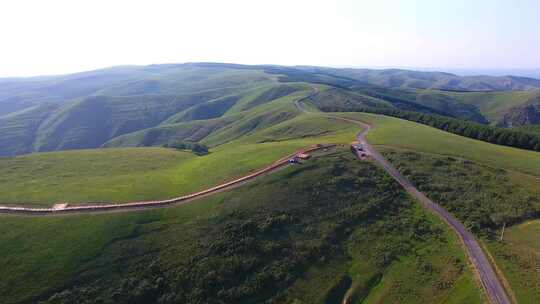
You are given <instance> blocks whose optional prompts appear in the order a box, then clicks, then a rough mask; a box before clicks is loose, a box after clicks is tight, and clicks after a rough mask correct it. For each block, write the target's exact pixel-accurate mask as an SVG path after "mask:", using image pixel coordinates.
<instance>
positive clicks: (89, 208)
mask: <svg viewBox="0 0 540 304" xmlns="http://www.w3.org/2000/svg"><path fill="white" fill-rule="evenodd" d="M333 146H335V145H316V146H312V147H309V148H306V149H302V150H299V151H297V152H295V153H292V154H290V155H287V156H285V157H283V158H281V159H279V160H277V161H275V162H273V163H272V164H270V165H269V166H267V167H264V168H262V169H259V170H257V171H255V172H253V173H250V174H248V175H245V176H242V177H239V178H236V179H233V180H231V181H229V182H225V183H223V184H220V185H217V186H214V187H211V188H208V189H204V190H201V191H199V192H196V193H192V194H188V195H184V196H179V197H175V198H171V199H167V200H157V201H142V202H127V203H119V204H112V203H107V204H94V205H81V206H68V207H65V208H62V209H55V208H29V207H14V206H1V205H0V213H7V214H23V215H42V216H43V215H58V214H76V213H90V212H92V213H94V212H112V211H128V210H140V209H146V208H158V207H165V206H169V205H181V204H186V203H188V202H191V201H193V200H196V199H200V198H203V197H206V196H209V195H211V194H215V193H218V192H222V191H225V190H229V189H232V188H234V187H237V186H239V185H242V184H244V183H247V182H249V181H251V180H253V179H255V178H257V177H260V176H262V175H266V174H268V173H271V172H273V171H275V170H277V169H279V168H281V167H284V166H286V165H288V164H289V159H291V158H292V157H294V156H295V155H297V154H300V153H309V152H314V151H316V150H321V149H325V148H329V147H333Z"/></svg>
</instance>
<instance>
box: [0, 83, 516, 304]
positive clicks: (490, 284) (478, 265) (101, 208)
mask: <svg viewBox="0 0 540 304" xmlns="http://www.w3.org/2000/svg"><path fill="white" fill-rule="evenodd" d="M316 94H318V90H317V89H316V88H314V90H313V93H312V94H309V95H308V96H306V97H303V98H301V99H298V100H296V101H295V102H294V104H295V106H296V107H297V108H298V110H299V111H301V112H309V111H308V110H307V109H305V108H304V107H303V105H301V104H300V103H301V102H302V101H304V100H307V99H309V98H311V97H313V96H314V95H316ZM320 115H322V116H324V117H326V118H328V119H333V120H341V121H346V122H349V123H353V124H356V125H358V126H360V127H362V128H363V130H362V131H361V132H360V133H358V135H357V140H358V141H359V142H360V143H361V144H362V145H363V147H364V149H365V150H366V151H367V152H368V154H369V155H370V156H371V158H372V159H373V160H374V161H375V162H377V163H378V164H379V165H380V166H381V167H382V168H383V169H384V170H385V171H386V172H388V174H390V175H391V176H392V177H393V178H394V179H395V180H396V181H397V182H398V183H399V184H400V185H401V186H403V187H404V188H405V190H406V191H407V192H408V193H409V194H410V195H412V196H413V197H414V198H416V199H417V200H418V201H420V203H421V204H422V206H423V207H424V208H426V209H428V210H431V211H432V212H433V213H434V214H436V215H437V216H438V217H440V218H441V219H442V220H443V221H444V222H445V223H446V224H447V225H448V226H449V227H450V228H451V229H452V230H453V231H454V232H455V233H456V234H457V236H458V237H459V239H460V240H461V242H462V245H463V247H464V248H465V250H466V253H467V256H468V259H469V261H470V262H471V264H472V265H473V268H474V270H475V272H476V274H477V275H478V278H479V280H480V282H481V284H482V287H483V289H484V291H485V293H486V295H487V298H488V300H489V302H490V303H492V304H510V303H511V302H510V300H509V298H508V296H507V295H506V292H505V290H504V288H503V285H502V284H501V282H500V280H499V278H498V277H497V275H496V274H495V271H494V270H493V267H492V265H491V264H490V263H489V260H488V259H487V257H486V254H485V253H484V251H483V250H482V248H481V247H480V245H479V243H478V241H477V240H476V239H475V238H474V236H473V234H472V233H471V232H469V231H468V230H467V229H466V228H465V227H464V226H463V224H461V223H460V222H459V221H458V220H457V219H456V218H454V217H453V216H452V215H451V214H450V213H449V212H448V211H446V210H445V209H444V208H442V207H441V206H439V205H438V204H436V203H434V202H433V201H431V200H430V199H429V198H428V197H427V196H425V195H424V194H423V193H422V192H420V191H418V189H416V187H414V186H413V185H412V184H411V183H410V182H409V181H408V180H407V179H406V178H405V177H404V176H403V175H401V173H399V171H398V170H397V169H396V168H394V167H393V166H392V165H391V164H390V163H389V162H388V161H387V160H386V159H385V158H384V157H383V156H382V155H381V154H380V153H378V152H377V151H376V150H375V149H374V148H373V146H371V145H370V144H369V142H368V141H367V140H366V137H365V135H366V134H367V132H369V130H370V129H371V125H369V124H367V123H364V122H362V121H358V120H354V119H349V118H343V117H338V116H333V115H329V114H320ZM326 147H328V146H317V147H311V148H309V149H305V150H301V151H297V152H296V153H294V154H291V155H288V156H286V157H284V158H281V159H279V160H277V161H275V162H274V163H272V164H271V165H269V166H267V167H265V168H262V169H260V170H258V171H256V172H253V173H251V174H248V175H246V176H243V177H240V178H237V179H234V180H232V181H229V182H226V183H223V184H221V185H218V186H215V187H212V188H209V189H205V190H202V191H199V192H197V193H193V194H189V195H185V196H181V197H176V198H172V199H168V200H161V201H146V202H129V203H124V204H101V205H86V206H73V207H71V206H68V207H64V208H61V209H55V208H27V207H12V206H0V213H17V214H28V215H54V214H66V213H80V212H110V211H115V210H129V209H141V208H155V207H163V206H167V205H172V204H185V203H187V202H190V201H193V200H195V199H199V198H202V197H206V196H208V195H211V194H215V193H218V192H221V191H225V190H228V189H231V188H233V187H237V186H239V185H241V184H244V183H246V182H248V181H250V180H253V179H255V178H257V177H259V176H262V175H265V174H268V173H271V172H273V171H275V170H277V169H279V168H281V167H283V166H286V165H287V164H288V160H289V159H290V158H291V157H293V156H294V155H296V154H298V153H303V152H312V151H315V150H318V149H322V148H326Z"/></svg>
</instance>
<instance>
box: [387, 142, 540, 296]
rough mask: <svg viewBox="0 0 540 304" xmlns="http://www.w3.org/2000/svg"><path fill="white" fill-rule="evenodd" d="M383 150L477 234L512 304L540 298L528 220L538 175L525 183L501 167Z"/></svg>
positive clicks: (534, 213)
mask: <svg viewBox="0 0 540 304" xmlns="http://www.w3.org/2000/svg"><path fill="white" fill-rule="evenodd" d="M384 154H385V156H386V157H387V158H388V159H389V160H390V161H391V162H392V163H393V164H394V165H396V167H397V168H398V169H399V170H400V171H401V172H402V173H403V174H404V175H406V176H407V177H408V178H409V179H410V180H411V181H412V182H413V183H414V184H415V185H416V186H417V187H418V188H419V189H420V190H421V191H422V192H424V193H426V195H428V196H429V197H430V198H432V199H433V200H435V201H437V202H438V203H440V204H441V205H442V206H444V207H445V208H446V209H447V210H449V211H450V212H452V213H453V214H454V215H455V216H456V217H457V218H458V219H459V220H460V221H461V222H462V223H464V224H465V226H467V227H468V228H469V229H471V230H472V231H473V232H475V233H477V235H480V236H482V238H483V239H484V241H485V242H486V243H487V244H488V245H489V246H488V248H489V249H490V251H491V252H492V253H493V255H494V256H495V257H496V261H497V265H498V266H499V268H500V269H501V270H502V271H503V273H504V274H505V277H506V278H507V279H508V281H509V283H510V285H511V287H512V290H513V291H514V293H515V296H516V298H517V302H518V303H537V302H538V301H540V294H538V287H539V284H538V282H539V278H540V273H539V272H538V271H536V270H537V269H538V266H539V265H540V256H539V253H540V239H539V238H538V232H539V229H540V222H539V221H538V220H532V221H528V220H531V219H534V218H537V217H538V214H540V179H538V178H536V182H535V183H534V184H529V183H526V182H524V177H523V176H515V175H514V174H512V173H511V172H508V171H506V170H503V169H498V168H492V167H488V166H485V165H480V164H477V163H474V162H471V161H469V160H464V159H457V158H452V157H447V156H441V155H436V154H423V153H422V154H421V153H416V152H403V151H399V150H395V149H388V148H387V149H385V153H384ZM522 222H524V223H522ZM519 223H522V224H519ZM513 224H514V225H515V224H517V225H515V226H512V225H513ZM503 225H505V226H506V228H507V229H506V231H505V238H504V241H503V242H500V241H499V238H500V235H501V231H502V230H501V229H502V227H503ZM509 227H510V228H509Z"/></svg>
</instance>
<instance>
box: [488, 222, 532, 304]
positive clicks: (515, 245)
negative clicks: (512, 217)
mask: <svg viewBox="0 0 540 304" xmlns="http://www.w3.org/2000/svg"><path fill="white" fill-rule="evenodd" d="M539 234H540V220H534V221H529V222H525V223H523V224H520V225H517V226H514V227H511V228H509V229H507V230H506V231H505V234H504V238H503V242H494V241H491V242H488V243H487V245H488V248H489V249H490V251H491V252H492V253H493V256H494V257H495V260H496V261H497V264H498V265H499V268H500V269H501V270H502V271H503V272H504V273H505V274H506V276H507V278H508V280H509V281H510V284H512V287H513V288H514V292H515V295H516V298H517V299H518V300H519V303H525V304H529V303H531V304H532V303H537V302H538V301H539V299H540V295H539V293H538V290H540V272H539V271H538V269H539V268H540V239H539V238H538V235H539Z"/></svg>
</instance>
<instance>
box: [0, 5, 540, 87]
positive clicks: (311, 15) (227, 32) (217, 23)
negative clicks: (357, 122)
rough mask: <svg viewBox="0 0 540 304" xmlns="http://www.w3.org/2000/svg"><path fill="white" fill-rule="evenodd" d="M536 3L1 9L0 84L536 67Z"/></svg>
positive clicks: (539, 56) (539, 40)
mask: <svg viewBox="0 0 540 304" xmlns="http://www.w3.org/2000/svg"><path fill="white" fill-rule="evenodd" d="M538 12H540V1H537V0H512V1H509V0H504V1H502V0H474V1H471V0H448V1H442V0H403V1H400V0H393V1H392V0H377V1H374V0H343V1H339V0H337V1H318V0H309V1H304V0H294V1H293V0H289V1H282V0H272V1H258V0H245V1H240V0H227V1H223V0H221V1H208V0H196V1H195V0H194V1H182V0H176V1H167V0H152V1H138V0H129V1H124V0H108V1H102V0H92V1H87V0H84V1H82V0H47V1H43V0H16V1H15V0H13V1H1V2H0V42H1V43H0V77H7V76H9V77H11V76H31V75H48V74H63V73H71V72H78V71H84V70H92V69H97V68H103V67H109V66H115V65H127V64H137V65H145V64H158V63H182V62H197V61H212V62H232V63H243V64H281V65H317V66H336V67H345V66H346V67H409V68H415V67H417V68H428V69H441V70H444V69H484V70H485V69H528V68H540V18H539V17H538Z"/></svg>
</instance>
